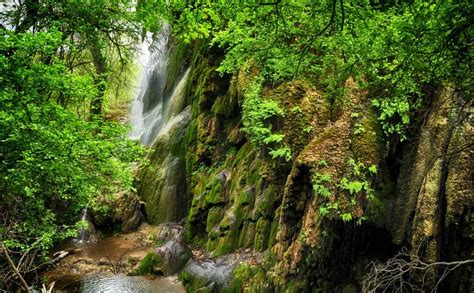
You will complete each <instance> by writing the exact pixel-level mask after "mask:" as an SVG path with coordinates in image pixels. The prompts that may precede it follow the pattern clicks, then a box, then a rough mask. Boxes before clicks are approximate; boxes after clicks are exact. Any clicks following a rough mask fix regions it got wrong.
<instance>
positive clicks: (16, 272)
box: [1, 242, 31, 293]
mask: <svg viewBox="0 0 474 293" xmlns="http://www.w3.org/2000/svg"><path fill="white" fill-rule="evenodd" d="M1 245H2V246H1V248H2V250H3V254H4V255H5V258H6V259H7V262H8V264H9V265H10V267H11V269H12V270H13V272H15V274H16V275H17V276H18V279H20V282H21V285H22V286H23V288H24V289H25V290H26V292H28V293H30V292H31V290H30V287H29V286H28V284H27V283H26V281H25V279H23V276H22V275H21V274H20V272H19V271H18V269H17V268H16V266H15V264H14V263H13V261H12V259H11V258H10V254H9V253H8V250H7V248H6V247H5V245H4V244H3V242H2V244H1Z"/></svg>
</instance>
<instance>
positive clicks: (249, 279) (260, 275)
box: [222, 263, 268, 293]
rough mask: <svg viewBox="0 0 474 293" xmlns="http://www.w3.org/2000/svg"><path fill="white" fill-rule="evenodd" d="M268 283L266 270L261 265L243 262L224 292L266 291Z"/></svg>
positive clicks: (235, 270) (236, 269)
mask: <svg viewBox="0 0 474 293" xmlns="http://www.w3.org/2000/svg"><path fill="white" fill-rule="evenodd" d="M267 285H268V280H267V278H266V275H265V272H264V271H263V270H262V269H261V268H260V267H257V266H251V265H249V264H248V263H243V264H241V265H240V266H238V267H236V268H235V269H234V272H233V277H232V281H231V283H230V284H229V286H228V287H227V288H224V289H223V290H222V292H229V293H230V292H233V293H234V292H235V293H238V292H265V288H266V287H267Z"/></svg>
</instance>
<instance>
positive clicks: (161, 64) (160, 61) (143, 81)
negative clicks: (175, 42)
mask: <svg viewBox="0 0 474 293" xmlns="http://www.w3.org/2000/svg"><path fill="white" fill-rule="evenodd" d="M170 31H171V29H170V26H169V25H168V24H164V25H163V28H162V29H161V31H160V33H159V34H158V36H157V37H156V38H155V40H153V41H152V38H151V36H148V37H147V38H146V39H145V41H144V42H143V43H142V46H141V55H140V58H139V63H140V66H141V73H140V81H139V87H138V91H137V94H136V96H135V99H134V100H133V102H132V107H131V110H130V118H129V123H130V125H131V128H132V129H131V131H130V132H129V137H130V138H132V139H136V140H140V142H141V143H142V144H144V145H147V146H151V145H152V144H153V142H154V141H155V139H156V137H157V136H158V135H159V134H160V131H161V129H162V128H163V127H164V126H165V125H166V123H168V122H169V121H171V120H172V118H173V117H174V116H176V115H178V114H179V112H180V111H181V110H182V109H183V107H184V102H183V101H184V89H185V86H186V81H187V77H188V75H189V69H188V70H187V71H186V72H185V73H184V74H183V75H182V76H181V78H180V79H179V82H178V83H177V84H176V86H175V88H174V89H173V91H172V93H171V94H170V95H167V93H166V92H165V85H166V80H167V77H168V76H167V70H168V59H169V44H168V41H169V36H170Z"/></svg>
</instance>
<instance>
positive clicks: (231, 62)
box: [163, 0, 474, 139]
mask: <svg viewBox="0 0 474 293" xmlns="http://www.w3.org/2000/svg"><path fill="white" fill-rule="evenodd" d="M163 2H164V1H163ZM169 2H170V5H168V10H167V12H166V13H165V15H166V17H167V18H168V20H169V21H170V22H171V23H172V25H173V28H174V29H175V32H177V34H178V36H179V37H181V39H182V40H184V41H186V42H190V41H193V40H198V39H201V40H203V39H204V40H206V41H207V42H209V43H210V44H211V45H216V46H219V47H221V48H223V49H224V50H225V58H224V60H223V62H222V63H221V64H220V67H219V69H218V70H219V71H220V72H227V73H231V72H235V71H237V70H240V69H242V67H243V66H244V65H245V64H246V62H247V61H248V60H252V61H253V62H255V63H256V65H257V66H258V68H259V69H260V70H261V72H262V76H263V78H264V79H265V80H266V81H270V82H273V83H277V82H281V81H283V80H288V79H294V78H300V77H304V78H311V79H313V81H314V82H315V83H316V84H318V85H320V86H321V88H322V89H324V90H325V95H326V98H327V99H328V101H330V102H331V104H332V103H344V102H345V100H346V99H345V90H344V87H345V81H346V80H347V78H348V77H349V76H354V77H356V78H357V79H358V80H359V82H360V83H361V84H363V85H364V86H365V87H366V88H367V89H368V90H369V93H370V97H371V99H372V101H373V106H374V107H376V108H377V109H378V110H379V120H380V123H381V124H382V127H383V130H384V132H385V134H386V135H387V136H391V135H397V136H399V137H400V138H401V139H404V137H405V132H406V130H407V128H408V127H409V126H410V125H411V124H413V123H414V122H416V121H415V120H416V119H417V118H419V115H417V111H419V110H420V108H421V106H422V105H423V104H424V103H429V99H430V96H431V94H432V93H431V92H432V90H433V89H436V88H437V87H439V86H443V85H446V84H449V85H450V86H453V87H454V88H455V89H456V91H458V92H460V93H463V96H464V97H465V98H470V97H472V86H470V85H472V82H473V81H472V79H473V75H472V70H471V67H472V57H473V56H472V54H473V53H472V52H473V50H472V40H473V34H474V32H473V29H472V15H474V3H473V2H472V1H466V0H454V1H423V0H414V1H368V0H358V1H337V0H325V1H311V0H278V1H257V0H248V1H237V0H230V1H204V0H202V1H184V0H183V1H169Z"/></svg>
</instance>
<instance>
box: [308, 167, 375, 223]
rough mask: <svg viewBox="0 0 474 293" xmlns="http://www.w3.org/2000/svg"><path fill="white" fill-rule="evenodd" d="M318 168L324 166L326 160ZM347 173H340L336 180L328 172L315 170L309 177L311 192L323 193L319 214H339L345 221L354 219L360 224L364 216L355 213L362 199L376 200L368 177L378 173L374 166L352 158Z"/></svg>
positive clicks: (335, 215)
mask: <svg viewBox="0 0 474 293" xmlns="http://www.w3.org/2000/svg"><path fill="white" fill-rule="evenodd" d="M318 165H319V167H326V166H327V163H326V162H325V161H320V162H319V164H318ZM348 165H349V170H350V176H343V177H342V178H341V179H340V180H339V181H338V182H335V180H334V179H333V178H332V176H331V175H330V174H328V173H319V172H316V173H315V174H314V175H313V178H312V184H313V191H314V192H315V193H316V194H317V195H320V196H322V198H321V204H320V206H319V213H320V215H321V216H323V217H339V218H340V219H341V220H343V221H344V222H350V221H352V220H353V219H357V223H359V224H360V223H361V222H362V221H363V220H365V219H366V216H365V215H364V213H360V212H356V210H358V209H359V208H358V207H359V206H360V205H361V201H368V202H373V201H374V200H376V197H375V191H374V190H373V189H372V188H371V182H370V181H371V178H373V177H374V176H375V175H376V173H377V166H375V165H371V166H368V167H367V166H365V165H364V164H363V163H360V162H356V161H355V160H354V159H350V160H349V161H348Z"/></svg>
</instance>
